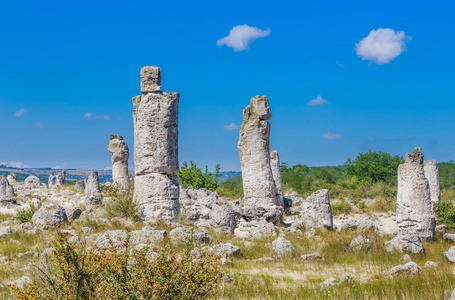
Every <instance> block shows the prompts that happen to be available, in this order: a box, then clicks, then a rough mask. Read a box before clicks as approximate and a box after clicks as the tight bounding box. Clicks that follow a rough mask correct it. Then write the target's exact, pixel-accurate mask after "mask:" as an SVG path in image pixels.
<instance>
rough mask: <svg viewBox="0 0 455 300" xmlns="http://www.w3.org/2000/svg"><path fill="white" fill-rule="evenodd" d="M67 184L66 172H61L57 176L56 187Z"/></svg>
mask: <svg viewBox="0 0 455 300" xmlns="http://www.w3.org/2000/svg"><path fill="white" fill-rule="evenodd" d="M65 183H66V171H61V172H60V173H58V174H57V178H56V180H55V185H57V186H58V185H65Z"/></svg>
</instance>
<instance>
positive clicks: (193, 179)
mask: <svg viewBox="0 0 455 300" xmlns="http://www.w3.org/2000/svg"><path fill="white" fill-rule="evenodd" d="M220 170H221V167H220V165H219V164H217V165H216V166H215V172H214V173H211V172H209V171H208V167H207V166H205V172H202V169H201V168H198V166H197V165H196V164H194V163H193V162H192V161H191V160H190V165H189V166H188V163H187V162H186V161H185V162H184V163H183V164H182V166H181V167H180V170H179V173H178V176H179V182H180V183H181V184H183V186H184V187H185V188H187V187H189V186H191V187H193V188H195V189H201V188H205V189H208V190H211V191H215V190H216V188H217V187H218V183H219V179H220V177H221V174H220Z"/></svg>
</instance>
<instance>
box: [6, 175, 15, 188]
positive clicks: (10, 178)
mask: <svg viewBox="0 0 455 300" xmlns="http://www.w3.org/2000/svg"><path fill="white" fill-rule="evenodd" d="M6 179H7V180H8V182H9V184H11V185H13V184H15V183H17V175H16V174H15V173H11V174H9V175H8V176H7V177H6Z"/></svg>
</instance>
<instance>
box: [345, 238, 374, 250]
mask: <svg viewBox="0 0 455 300" xmlns="http://www.w3.org/2000/svg"><path fill="white" fill-rule="evenodd" d="M349 247H350V248H351V250H354V251H360V250H368V249H370V247H371V241H370V239H369V238H366V237H363V236H361V235H359V236H358V237H356V238H354V239H352V241H351V244H350V245H349Z"/></svg>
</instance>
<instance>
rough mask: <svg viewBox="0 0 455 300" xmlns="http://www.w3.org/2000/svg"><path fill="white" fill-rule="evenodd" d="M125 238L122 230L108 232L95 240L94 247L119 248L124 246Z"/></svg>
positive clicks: (125, 235) (124, 232)
mask: <svg viewBox="0 0 455 300" xmlns="http://www.w3.org/2000/svg"><path fill="white" fill-rule="evenodd" d="M126 238H127V233H126V231H124V230H108V231H106V232H105V233H103V234H102V235H101V236H99V237H98V238H97V239H96V241H95V243H94V246H96V247H98V248H101V249H108V248H111V247H116V248H120V247H122V246H124V245H125V241H126Z"/></svg>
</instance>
